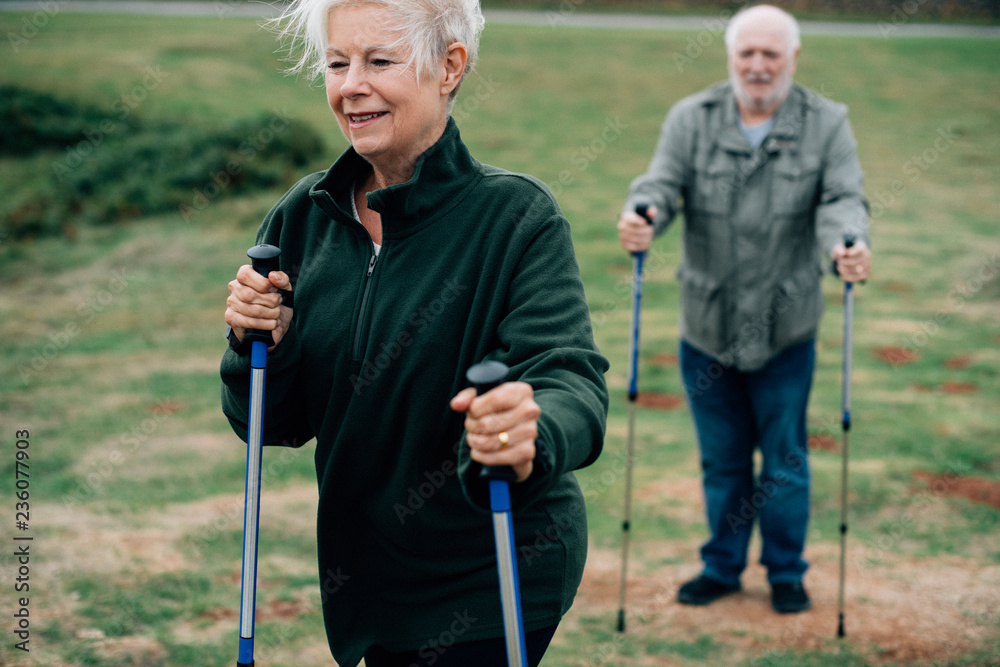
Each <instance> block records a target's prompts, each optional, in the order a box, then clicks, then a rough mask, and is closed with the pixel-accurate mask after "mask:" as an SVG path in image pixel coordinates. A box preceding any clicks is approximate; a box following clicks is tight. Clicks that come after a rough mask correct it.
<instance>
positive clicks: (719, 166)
mask: <svg viewBox="0 0 1000 667" xmlns="http://www.w3.org/2000/svg"><path fill="white" fill-rule="evenodd" d="M693 176H694V180H693V186H694V187H693V188H692V192H691V193H690V194H692V195H693V197H692V198H693V201H692V202H691V203H692V208H693V209H694V210H695V211H699V212H704V213H712V214H716V215H720V214H721V215H725V214H728V213H729V211H730V208H731V206H732V201H733V194H734V191H735V189H736V180H735V179H736V163H735V161H734V160H733V159H732V157H731V156H730V155H729V154H727V153H726V152H725V151H721V150H715V151H712V152H710V153H708V154H702V155H698V156H697V157H696V158H695V164H694V174H693Z"/></svg>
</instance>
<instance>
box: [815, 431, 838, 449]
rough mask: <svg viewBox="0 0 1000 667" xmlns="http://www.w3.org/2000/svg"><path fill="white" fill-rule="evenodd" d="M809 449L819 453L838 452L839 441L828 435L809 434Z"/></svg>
mask: <svg viewBox="0 0 1000 667" xmlns="http://www.w3.org/2000/svg"><path fill="white" fill-rule="evenodd" d="M808 443H809V449H815V450H819V451H821V452H839V451H840V440H838V439H837V438H835V437H833V436H832V435H830V434H828V433H811V434H810V435H809V440H808Z"/></svg>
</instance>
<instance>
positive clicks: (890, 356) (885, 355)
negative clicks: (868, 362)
mask: <svg viewBox="0 0 1000 667" xmlns="http://www.w3.org/2000/svg"><path fill="white" fill-rule="evenodd" d="M872 354H874V355H875V357H876V358H878V359H881V360H882V361H885V362H888V363H890V364H892V365H893V366H902V365H903V364H910V363H913V362H914V361H916V360H917V359H918V358H919V357H920V353H919V352H917V351H916V350H911V349H910V348H907V347H897V346H892V345H890V346H886V347H876V348H874V349H872Z"/></svg>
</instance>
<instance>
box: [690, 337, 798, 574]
mask: <svg viewBox="0 0 1000 667" xmlns="http://www.w3.org/2000/svg"><path fill="white" fill-rule="evenodd" d="M815 362H816V348H815V341H813V340H809V341H806V342H804V343H799V344H796V345H793V346H792V347H789V348H787V349H785V350H783V351H782V352H780V353H779V354H778V355H776V356H775V357H774V358H773V359H771V360H770V361H769V362H768V363H767V365H765V366H764V367H763V368H761V369H760V370H756V371H751V372H742V371H738V370H736V369H735V368H733V367H727V366H723V365H722V364H721V363H720V362H718V361H716V360H715V359H713V358H712V357H710V356H708V355H706V354H704V353H702V352H701V351H699V350H697V349H695V348H694V347H692V346H691V345H689V344H688V343H686V342H684V341H681V350H680V367H681V377H682V379H683V381H684V388H685V390H686V392H687V397H688V402H689V404H690V406H691V412H692V414H693V416H694V423H695V429H696V430H697V432H698V445H699V449H700V452H701V467H702V472H703V484H704V491H705V509H706V514H707V518H708V528H709V531H710V532H711V537H710V538H709V540H708V541H707V542H706V543H705V544H704V545H703V546H702V548H701V559H702V561H703V562H704V564H705V567H704V570H703V574H704V575H705V576H707V577H710V578H712V579H714V580H716V581H719V582H721V583H723V584H728V585H732V586H735V585H736V584H737V583H739V579H740V575H741V574H742V573H743V570H744V569H745V568H746V564H747V548H748V545H749V543H750V535H751V533H752V531H753V527H754V522H755V521H757V520H759V521H760V532H761V537H762V538H763V548H762V550H761V558H760V562H761V564H762V565H764V567H766V568H767V579H768V581H769V582H770V583H772V584H774V583H777V582H795V581H801V579H802V575H803V574H804V573H805V571H806V568H808V566H809V564H808V563H807V562H806V561H805V560H804V559H803V558H802V551H803V549H804V548H805V541H806V527H807V524H808V521H809V461H808V458H807V455H808V449H807V444H806V443H807V434H806V408H807V406H808V403H809V390H810V388H811V386H812V377H813V370H814V368H815ZM756 448H760V451H761V458H762V465H761V470H760V475H759V477H758V478H757V479H755V476H754V449H756Z"/></svg>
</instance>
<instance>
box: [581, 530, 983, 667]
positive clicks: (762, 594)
mask: <svg viewBox="0 0 1000 667" xmlns="http://www.w3.org/2000/svg"><path fill="white" fill-rule="evenodd" d="M638 548H639V549H641V550H642V552H643V554H642V556H643V558H642V561H641V562H645V563H663V562H677V560H678V559H683V560H684V561H685V562H687V563H689V564H687V565H684V566H673V565H666V566H660V567H655V568H654V569H651V570H649V571H632V570H630V572H629V577H628V588H627V597H626V626H627V633H628V634H629V635H634V636H637V637H646V638H651V637H655V638H656V639H657V640H658V641H659V642H691V641H693V640H694V639H695V638H697V637H700V636H703V635H706V634H710V635H711V636H712V637H713V639H714V640H715V641H716V642H717V643H718V644H720V645H722V647H723V650H725V651H727V652H728V653H726V654H725V655H724V656H723V655H716V658H717V659H719V660H724V661H725V662H726V663H733V662H738V661H739V660H745V659H751V658H752V659H766V657H767V656H768V655H769V653H770V652H778V651H785V650H788V649H794V650H799V651H823V652H825V653H833V652H836V651H838V650H839V647H841V646H845V645H846V646H849V647H850V648H851V650H852V651H854V652H856V653H857V654H860V655H862V656H864V658H865V660H867V661H868V664H872V665H888V664H908V665H926V664H932V663H938V664H941V663H946V662H947V661H949V660H950V659H952V658H955V657H957V656H959V655H962V654H963V653H964V652H968V651H970V650H974V649H975V648H976V647H981V646H983V645H984V644H987V643H988V642H989V641H991V640H990V638H991V637H996V634H997V630H996V628H997V622H998V621H1000V592H998V591H1000V588H998V586H1000V567H997V566H992V567H983V566H981V565H979V564H977V563H975V562H973V561H970V560H967V559H963V558H959V557H948V558H936V559H933V562H929V561H928V560H927V559H919V560H918V559H912V558H908V557H905V556H897V555H893V554H888V553H882V554H880V558H879V559H878V561H877V562H876V563H874V564H873V563H870V562H868V561H867V560H864V559H863V558H862V557H861V554H862V553H863V552H862V551H861V549H860V548H859V547H857V546H855V552H854V554H852V552H851V545H850V543H849V544H848V569H847V573H846V576H845V605H844V626H845V635H846V636H845V637H844V638H842V639H838V638H837V637H836V634H837V624H838V591H839V548H838V547H836V546H832V545H825V544H824V545H820V546H818V547H815V548H808V549H807V554H806V556H807V558H808V559H809V560H810V562H811V567H810V570H809V572H808V573H807V575H806V579H805V584H806V588H807V590H808V591H809V594H810V597H811V598H812V602H813V608H812V609H811V610H809V611H807V612H804V613H801V614H787V615H785V614H777V613H775V612H774V611H773V610H772V609H771V606H770V589H769V587H768V585H767V582H766V571H765V570H764V568H763V567H762V566H760V565H757V564H754V565H752V566H750V567H749V568H748V569H747V572H745V573H744V576H743V580H742V583H743V590H742V591H741V592H740V593H736V594H733V595H730V596H727V597H725V598H723V599H721V600H719V601H718V602H716V603H714V604H712V605H709V606H706V607H691V606H686V605H681V604H679V603H678V602H677V601H676V599H675V596H676V594H677V588H678V587H679V586H680V585H681V584H683V583H684V582H685V581H687V580H688V579H690V578H692V577H694V576H696V575H697V574H698V571H699V565H698V563H697V550H698V545H697V544H694V543H688V544H679V543H678V541H676V540H672V541H660V542H647V543H645V544H642V545H638ZM755 549H756V550H758V551H759V546H756V545H751V556H752V557H756V552H755ZM931 572H933V576H928V573H931ZM620 577H621V554H620V553H617V552H615V551H614V550H610V549H596V548H592V550H591V552H590V555H589V556H588V559H587V566H586V569H585V571H584V578H583V584H582V586H581V588H580V593H579V594H578V596H577V604H578V605H579V606H580V607H583V608H586V609H587V613H590V614H593V613H594V612H595V611H596V610H598V609H602V608H603V609H605V610H607V611H606V614H607V623H608V630H609V632H610V631H611V630H612V629H613V626H614V624H615V622H616V620H617V617H616V610H617V609H618V606H619V604H618V595H619V582H620ZM992 641H996V639H993V640H992ZM619 648H620V647H619V646H617V644H611V643H609V646H608V647H607V650H608V652H609V654H614V653H615V652H616V651H617V650H618V649H619ZM619 658H623V656H619ZM601 664H609V665H610V664H625V663H622V662H621V661H620V660H616V659H615V658H614V657H609V660H607V661H605V662H602V663H601ZM628 664H630V665H657V666H659V665H672V664H676V663H674V662H671V661H670V660H669V659H664V658H652V657H650V659H649V660H643V661H641V662H632V661H631V659H630V662H629V663H628Z"/></svg>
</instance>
